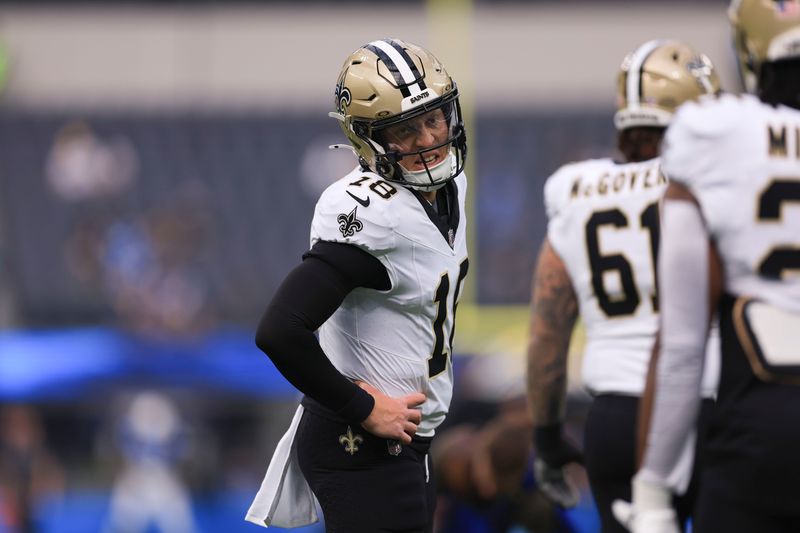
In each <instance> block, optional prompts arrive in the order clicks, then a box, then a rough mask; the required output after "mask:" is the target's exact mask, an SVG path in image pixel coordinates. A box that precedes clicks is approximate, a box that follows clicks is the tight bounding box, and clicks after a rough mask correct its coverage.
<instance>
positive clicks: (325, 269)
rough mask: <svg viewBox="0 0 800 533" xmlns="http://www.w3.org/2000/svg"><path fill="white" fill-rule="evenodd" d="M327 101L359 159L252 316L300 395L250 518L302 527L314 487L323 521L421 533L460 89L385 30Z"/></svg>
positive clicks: (429, 525)
mask: <svg viewBox="0 0 800 533" xmlns="http://www.w3.org/2000/svg"><path fill="white" fill-rule="evenodd" d="M334 100H335V105H336V111H334V112H332V113H330V116H332V117H333V118H335V119H336V120H338V121H339V124H340V126H341V128H342V131H343V132H344V133H345V135H346V136H347V138H348V140H349V141H350V146H348V147H347V148H350V149H352V150H353V152H354V153H355V154H356V155H357V157H358V161H359V165H358V167H356V168H355V169H354V170H353V171H352V172H351V173H349V174H348V175H346V176H344V177H343V178H341V179H339V180H338V181H336V182H335V183H333V184H332V185H331V186H329V187H328V188H327V189H326V190H325V191H324V192H323V193H322V195H321V197H320V199H319V201H318V202H317V205H316V209H315V212H314V218H313V220H312V223H311V248H310V250H309V251H308V252H306V254H304V256H303V262H302V263H301V264H300V265H299V266H297V267H296V268H295V269H294V270H293V271H292V272H291V273H290V274H289V275H288V276H287V278H286V279H285V280H284V282H283V283H282V284H281V286H280V287H279V289H278V291H277V292H276V294H275V296H274V297H273V299H272V301H271V302H270V304H269V306H268V307H267V310H266V311H265V313H264V316H263V317H262V319H261V323H260V324H259V328H258V332H257V334H256V344H257V345H258V346H259V347H260V348H261V349H262V350H263V351H264V352H265V353H266V354H267V355H269V357H270V359H271V360H272V361H273V363H274V364H275V366H276V367H277V368H278V370H280V371H281V373H282V374H283V375H284V377H286V379H287V380H289V381H290V382H291V383H292V384H293V385H294V386H295V387H297V388H298V389H299V390H300V391H302V392H303V393H304V397H303V400H302V402H301V406H300V407H299V408H298V410H297V413H296V414H295V417H294V420H293V421H292V424H291V426H290V428H289V431H288V432H287V433H286V435H285V436H284V438H283V439H282V440H281V442H280V443H279V445H278V448H277V449H276V451H275V454H274V455H273V458H272V461H271V462H270V465H269V468H268V469H267V474H266V476H265V478H264V482H263V483H262V486H261V490H260V491H259V493H258V494H257V495H256V499H255V501H254V502H253V504H252V506H251V507H250V510H249V511H248V513H247V517H246V519H247V520H249V521H251V522H254V523H256V524H259V525H278V526H282V527H295V526H300V525H305V524H308V523H311V522H314V521H315V520H316V518H317V517H316V508H315V504H314V498H316V500H317V501H318V502H319V505H320V507H321V508H322V514H323V517H324V519H325V528H326V531H327V532H329V533H334V532H343V533H353V532H356V533H357V532H364V533H367V532H369V533H374V532H379V531H409V532H411V531H414V532H431V531H432V530H433V515H434V510H435V503H436V493H435V483H434V482H433V480H432V473H433V469H432V467H431V465H430V459H429V456H428V450H429V448H430V445H431V440H432V439H433V436H434V434H435V432H436V427H437V426H438V425H439V424H441V423H442V421H443V420H444V418H445V416H446V415H447V411H448V409H449V405H450V399H451V397H452V388H453V367H452V364H451V354H452V345H453V337H454V324H455V312H456V306H457V304H458V300H459V296H460V293H461V288H462V286H463V283H464V278H465V277H466V275H467V269H468V260H467V244H466V243H467V239H466V226H467V223H466V216H465V213H464V208H465V198H466V192H467V180H466V177H465V175H464V173H463V169H464V163H465V160H466V135H465V130H464V125H463V122H462V118H461V110H460V107H459V103H458V90H457V88H456V84H455V82H454V81H453V79H452V78H451V77H450V76H449V75H448V73H447V71H446V70H445V69H444V67H443V66H442V64H441V63H440V62H439V61H438V60H437V59H436V58H435V57H434V56H433V55H432V54H431V53H430V52H428V51H427V50H425V49H423V48H421V47H419V46H416V45H414V44H411V43H408V42H404V41H401V40H398V39H381V40H378V41H372V42H370V43H367V44H365V45H364V46H362V47H360V48H358V49H357V50H356V51H355V52H353V53H352V54H351V55H350V56H349V57H348V58H347V60H346V61H345V63H344V65H343V66H342V70H341V73H340V75H339V80H338V83H337V85H336V89H335V92H334ZM316 331H318V334H319V338H318V339H317V337H316V336H315V332H316Z"/></svg>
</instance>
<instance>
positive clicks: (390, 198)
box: [311, 169, 468, 437]
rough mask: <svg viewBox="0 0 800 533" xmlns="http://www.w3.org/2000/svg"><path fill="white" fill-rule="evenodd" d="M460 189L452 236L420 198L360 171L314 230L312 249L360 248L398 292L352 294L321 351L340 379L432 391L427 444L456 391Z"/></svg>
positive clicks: (323, 203) (463, 250)
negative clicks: (331, 245) (326, 245)
mask: <svg viewBox="0 0 800 533" xmlns="http://www.w3.org/2000/svg"><path fill="white" fill-rule="evenodd" d="M452 183H453V184H454V185H455V188H456V190H457V197H454V198H453V200H457V202H455V203H454V205H453V206H452V210H453V214H454V215H455V218H456V219H457V222H456V223H455V225H454V226H455V227H454V228H452V229H451V228H447V229H446V230H445V231H440V230H439V228H437V226H436V223H435V222H434V221H433V220H432V218H434V217H435V216H436V215H435V214H434V213H432V207H431V206H430V204H427V202H425V200H421V199H420V197H419V193H416V194H415V192H414V191H413V190H412V189H408V188H405V187H395V186H393V185H392V184H391V183H389V182H387V181H384V180H382V179H381V178H380V176H377V175H375V174H371V173H365V172H364V171H362V170H361V169H355V170H354V171H353V172H351V173H350V174H349V175H347V176H345V177H344V178H342V179H340V180H339V181H337V182H336V183H334V184H333V185H331V186H330V187H329V188H328V189H327V190H326V191H325V192H324V193H323V194H322V197H321V198H320V200H319V202H318V203H317V208H316V212H315V213H314V220H313V222H312V224H311V245H312V247H313V245H314V244H316V242H317V241H326V242H343V243H347V244H352V245H355V246H358V247H359V248H362V249H364V250H366V251H368V252H369V253H370V254H372V255H374V256H375V257H376V258H378V260H380V262H381V263H382V264H383V266H384V267H385V268H386V272H387V274H388V276H389V281H390V284H391V289H389V290H388V291H376V290H372V289H366V288H357V289H355V290H354V291H353V292H351V293H350V294H349V295H348V296H347V298H345V300H344V301H343V302H342V305H340V306H339V308H338V309H337V310H336V312H335V313H334V314H333V315H332V316H331V317H330V318H329V319H328V320H327V321H326V322H325V323H324V324H323V325H322V327H321V328H320V329H319V342H320V344H321V345H322V349H323V350H324V351H325V353H326V355H327V356H328V358H329V359H330V360H331V362H332V363H333V365H334V366H335V367H336V369H337V370H339V372H341V373H342V374H344V375H345V376H347V377H349V378H350V379H353V380H358V381H363V382H366V383H369V384H371V385H374V386H376V387H377V388H379V389H380V390H381V391H382V392H383V393H384V394H388V395H389V396H402V395H405V394H408V393H411V392H422V393H424V394H425V396H426V400H425V403H423V404H422V421H421V422H420V423H419V424H418V426H417V431H416V434H417V435H419V436H421V437H432V436H433V434H434V431H435V429H436V426H438V425H439V424H440V423H441V422H442V421H443V420H444V417H445V415H446V414H447V409H448V407H449V405H450V398H451V396H452V389H453V367H452V365H451V364H450V355H451V343H452V336H453V332H454V328H453V326H454V320H455V313H454V311H455V308H456V305H457V303H458V298H459V294H460V292H461V287H462V284H463V282H464V278H465V276H466V274H467V266H468V261H467V243H466V236H465V231H464V228H465V227H466V220H465V217H464V200H465V195H466V190H467V180H466V177H465V176H464V174H460V175H459V176H458V177H456V178H455V179H454V180H453V182H452ZM353 197H355V198H353ZM364 203H366V204H367V205H366V206H364V205H363V204H364ZM426 204H427V205H426ZM343 332H346V333H347V334H342V333H343Z"/></svg>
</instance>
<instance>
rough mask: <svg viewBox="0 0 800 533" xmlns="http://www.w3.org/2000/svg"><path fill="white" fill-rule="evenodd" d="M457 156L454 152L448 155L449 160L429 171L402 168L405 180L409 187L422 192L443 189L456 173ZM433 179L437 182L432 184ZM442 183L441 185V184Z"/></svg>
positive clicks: (430, 168)
mask: <svg viewBox="0 0 800 533" xmlns="http://www.w3.org/2000/svg"><path fill="white" fill-rule="evenodd" d="M456 166H457V162H456V156H454V155H453V154H452V152H450V153H448V154H447V158H445V159H444V160H443V161H440V162H439V163H437V164H436V165H434V166H432V167H429V168H428V169H427V170H425V169H422V170H413V171H412V170H406V169H404V168H403V167H402V166H400V168H401V169H402V170H403V178H404V179H405V180H406V183H407V185H408V186H409V187H412V188H414V189H417V190H420V191H435V190H437V189H441V188H442V187H443V186H444V184H445V183H446V180H447V179H448V178H450V177H452V176H453V173H454V172H455V171H456ZM431 179H432V180H433V181H434V182H436V183H434V184H431ZM440 182H441V183H440Z"/></svg>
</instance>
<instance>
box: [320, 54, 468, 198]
mask: <svg viewBox="0 0 800 533" xmlns="http://www.w3.org/2000/svg"><path fill="white" fill-rule="evenodd" d="M334 95H335V105H336V111H335V112H331V113H329V115H330V116H332V117H334V118H336V119H337V120H339V124H340V126H341V127H342V130H343V131H344V134H345V135H346V136H347V139H348V140H349V141H350V144H351V145H352V148H353V150H354V151H355V153H356V155H357V156H358V159H359V162H360V163H361V165H362V167H364V168H365V169H368V170H371V171H372V172H374V173H376V174H378V175H379V176H381V177H382V178H383V179H385V180H388V181H393V182H397V183H401V184H403V185H406V186H408V187H413V188H415V189H419V190H424V191H432V190H436V189H438V188H439V187H441V186H442V185H444V184H445V183H447V182H448V181H450V180H451V179H453V178H455V177H456V176H457V175H458V174H459V173H461V171H462V170H463V169H464V163H465V161H466V152H467V141H466V133H465V130H464V124H463V121H462V117H461V108H460V106H459V103H458V89H457V88H456V83H455V81H453V79H452V78H451V77H450V76H449V75H448V74H447V71H446V70H445V69H444V67H443V66H442V64H441V63H440V62H439V60H438V59H436V58H435V57H434V56H433V54H431V53H430V52H428V51H427V50H425V49H424V48H422V47H420V46H417V45H414V44H411V43H408V42H404V41H401V40H399V39H381V40H378V41H373V42H371V43H368V44H365V45H364V46H362V47H361V48H359V49H358V50H356V51H355V52H353V53H352V54H350V56H349V57H348V58H347V60H346V61H345V62H344V65H343V66H342V70H341V73H340V74H339V80H338V83H337V84H336V90H335V92H334Z"/></svg>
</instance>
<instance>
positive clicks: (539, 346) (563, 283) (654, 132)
mask: <svg viewBox="0 0 800 533" xmlns="http://www.w3.org/2000/svg"><path fill="white" fill-rule="evenodd" d="M718 90H719V82H718V79H717V75H716V72H715V70H714V68H713V66H712V64H711V62H710V61H709V59H708V58H707V57H706V56H704V55H702V54H699V53H697V52H695V51H694V50H693V49H692V48H691V47H690V46H688V45H686V44H684V43H681V42H678V41H671V40H655V41H649V42H647V43H644V44H643V45H641V46H640V47H639V48H637V49H636V50H635V51H634V52H633V53H632V54H630V55H628V56H627V57H626V58H625V60H624V61H623V63H622V67H621V70H620V72H619V77H618V98H619V102H618V106H619V109H618V111H617V113H616V115H615V117H614V118H615V120H614V122H615V126H616V128H617V130H618V147H619V150H620V151H621V152H622V154H623V155H624V158H625V161H624V162H619V161H615V160H612V159H594V160H589V161H584V162H580V163H572V164H568V165H565V166H564V167H562V168H560V169H559V170H558V171H557V172H556V173H555V174H553V175H552V176H551V177H550V178H549V179H548V180H547V183H546V184H545V190H544V196H545V207H546V210H547V217H548V226H547V237H546V238H545V240H544V243H543V244H542V246H541V250H540V253H539V259H538V264H537V266H536V272H535V274H534V278H533V303H532V311H531V326H530V343H529V347H528V397H529V401H530V407H531V410H532V413H533V417H534V426H535V430H534V442H535V447H536V452H537V460H536V462H535V470H536V474H537V478H538V481H539V483H540V485H541V486H542V488H543V490H545V491H546V492H547V493H548V494H549V495H550V496H551V498H552V499H554V500H555V501H556V502H557V503H560V504H562V505H564V506H571V505H574V504H575V503H576V502H577V494H576V492H575V489H574V488H572V487H571V486H570V485H569V483H567V482H566V478H565V476H564V471H563V467H564V466H565V465H566V464H567V463H570V462H580V461H581V460H582V457H581V454H580V453H579V452H578V451H577V450H576V449H575V448H574V447H573V446H572V445H571V444H570V443H569V442H568V441H567V440H566V439H565V438H564V436H563V434H562V419H563V416H564V403H565V396H566V385H567V354H568V347H569V342H570V336H571V333H572V329H573V326H574V323H575V320H576V318H577V316H578V313H580V315H581V317H582V319H583V323H584V325H585V327H586V339H587V341H586V347H585V350H584V354H583V368H582V382H583V385H584V386H585V387H586V389H587V390H588V391H589V392H590V393H591V394H592V395H593V397H594V400H593V402H592V407H591V409H590V412H589V415H588V417H587V421H586V430H585V443H584V452H585V465H586V469H587V472H588V475H589V482H590V486H591V489H592V493H593V495H594V499H595V501H596V503H597V507H598V510H599V512H600V518H601V523H602V530H603V532H606V533H607V532H611V531H624V529H623V528H622V527H621V525H620V524H619V523H618V522H617V521H616V520H615V519H614V517H613V515H612V512H611V504H612V502H613V501H614V500H615V499H617V498H621V497H625V496H628V495H629V494H630V480H631V477H632V476H633V474H634V472H635V469H636V467H635V432H636V417H637V410H638V404H639V397H640V396H641V394H642V392H643V390H644V384H645V376H646V375H647V369H648V362H649V360H650V355H651V351H652V348H653V343H654V340H655V334H656V331H657V328H658V312H659V294H658V292H657V290H656V283H655V266H654V262H655V260H656V253H657V250H658V241H659V199H660V197H661V195H662V194H663V191H664V188H665V187H666V180H665V179H664V177H663V176H662V175H661V173H660V171H659V159H658V155H659V149H660V144H661V139H662V136H663V133H664V129H665V127H666V126H667V124H669V121H670V120H671V118H672V114H673V112H674V110H675V108H676V107H677V106H678V105H679V104H680V103H682V102H684V101H687V100H690V99H693V98H696V97H698V96H700V95H703V94H710V93H715V92H717V91H718ZM709 376H710V379H709V380H708V381H709V382H708V383H707V387H706V391H705V392H706V395H707V396H709V397H710V396H712V395H713V392H714V383H713V372H710V373H709ZM690 452H691V450H689V453H690ZM687 477H688V476H687ZM685 500H686V502H685V503H686V505H685V509H684V512H685V513H686V514H688V512H689V511H690V509H689V505H690V503H691V502H690V500H691V499H690V498H686V499H685Z"/></svg>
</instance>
